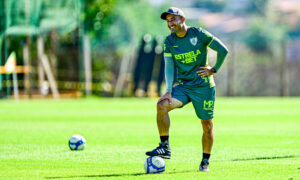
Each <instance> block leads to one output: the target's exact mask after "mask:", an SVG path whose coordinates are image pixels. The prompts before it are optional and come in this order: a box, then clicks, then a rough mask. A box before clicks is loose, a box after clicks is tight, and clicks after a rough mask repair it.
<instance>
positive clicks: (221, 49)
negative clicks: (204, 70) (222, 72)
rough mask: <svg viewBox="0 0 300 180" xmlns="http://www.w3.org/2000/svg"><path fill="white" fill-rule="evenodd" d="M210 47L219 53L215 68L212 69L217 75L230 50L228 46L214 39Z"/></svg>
mask: <svg viewBox="0 0 300 180" xmlns="http://www.w3.org/2000/svg"><path fill="white" fill-rule="evenodd" d="M208 47H210V48H211V49H213V50H215V51H216V52H217V61H216V64H215V66H214V67H213V68H212V71H213V73H216V72H218V70H219V69H220V67H221V66H222V64H223V62H224V60H225V58H226V56H227V54H228V50H227V48H226V46H225V45H224V44H223V43H222V42H221V41H220V40H219V39H218V38H214V39H213V40H212V42H211V43H210V45H209V46H208Z"/></svg>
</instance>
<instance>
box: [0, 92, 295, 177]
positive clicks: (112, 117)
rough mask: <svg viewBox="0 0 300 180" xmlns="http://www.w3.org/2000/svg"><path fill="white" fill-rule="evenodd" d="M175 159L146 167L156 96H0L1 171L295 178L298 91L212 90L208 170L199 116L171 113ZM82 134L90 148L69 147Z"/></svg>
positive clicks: (153, 142)
mask: <svg viewBox="0 0 300 180" xmlns="http://www.w3.org/2000/svg"><path fill="white" fill-rule="evenodd" d="M170 116H171V129H170V143H171V148H172V159H171V160H166V164H167V167H166V171H165V172H164V173H162V174H156V175H152V174H150V175H149V174H145V173H144V167H143V166H144V161H145V159H146V156H145V151H147V150H150V149H153V148H154V147H156V146H157V145H158V142H159V137H158V131H157V128H156V120H155V117H156V100H151V99H135V98H127V99H125V98H124V99H106V98H105V99H81V100H60V101H55V100H32V101H19V102H14V101H8V100H1V101H0V179H101V178H104V179H239V180H244V179H255V180H258V179H264V180H265V179H271V180H273V179H278V180H284V179H286V180H292V179H293V180H296V179H300V98H220V97H219V98H217V101H216V105H215V119H214V123H215V134H216V140H215V145H214V149H213V153H212V157H211V161H210V163H211V165H210V169H211V172H209V173H204V172H199V171H198V168H199V163H200V160H201V156H202V152H201V135H202V129H201V123H200V121H199V120H198V119H197V117H196V115H195V113H194V110H193V107H192V105H191V104H190V105H188V106H186V107H184V108H183V109H178V110H174V111H173V112H171V113H170ZM73 134H81V135H83V136H84V137H85V138H86V140H87V148H86V149H85V150H84V151H81V152H74V151H70V150H69V149H68V145H67V142H68V139H69V138H70V137H71V135H73Z"/></svg>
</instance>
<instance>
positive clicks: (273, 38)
mask: <svg viewBox="0 0 300 180" xmlns="http://www.w3.org/2000/svg"><path fill="white" fill-rule="evenodd" d="M285 35H286V29H285V27H284V26H282V25H280V24H276V23H274V22H272V21H271V20H270V19H266V18H254V19H253V21H252V23H251V24H250V27H249V29H247V30H246V32H245V37H244V41H245V44H246V45H248V46H249V47H250V48H251V49H252V50H254V51H255V52H258V53H261V52H270V51H271V50H272V45H273V44H274V43H279V42H280V41H282V40H283V39H284V38H285V37H286V36H285Z"/></svg>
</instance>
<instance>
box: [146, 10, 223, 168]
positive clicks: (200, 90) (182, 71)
mask: <svg viewBox="0 0 300 180" xmlns="http://www.w3.org/2000/svg"><path fill="white" fill-rule="evenodd" d="M161 19H163V20H166V21H167V25H168V28H169V29H170V31H171V34H170V35H168V36H167V37H166V39H165V42H164V59H165V77H166V84H167V92H166V93H165V94H164V95H163V96H161V97H160V99H159V100H158V102H157V126H158V131H159V135H160V140H161V142H160V143H159V146H158V147H157V148H155V149H154V150H152V151H148V152H146V155H148V156H160V157H162V158H166V159H170V158H171V149H170V146H169V128H170V118H169V115H168V112H169V111H171V110H173V109H175V108H181V107H183V106H185V105H186V104H187V103H189V102H192V103H193V106H194V109H195V111H196V114H197V116H198V118H200V119H201V123H202V127H203V135H202V151H203V158H202V161H201V163H200V167H199V170H200V171H209V168H208V165H209V158H210V154H211V150H212V146H213V143H214V131H213V113H214V101H215V83H214V80H213V76H212V75H213V74H215V73H217V72H218V70H219V69H220V67H221V65H222V64H223V62H224V60H225V57H226V55H227V53H228V50H227V48H226V47H225V45H224V44H223V43H222V42H221V41H220V40H219V39H218V38H216V37H213V36H212V35H211V34H210V33H209V32H207V31H205V30H204V29H202V28H198V27H188V26H187V25H186V24H185V15H184V13H183V11H182V10H181V9H179V8H176V7H171V8H170V9H168V11H166V12H164V13H162V14H161ZM207 47H210V48H211V49H213V50H215V51H216V52H217V61H216V64H215V66H214V67H210V66H208V59H207ZM174 64H175V66H176V67H177V80H178V83H179V85H177V86H175V87H172V86H173V80H174V77H173V75H174Z"/></svg>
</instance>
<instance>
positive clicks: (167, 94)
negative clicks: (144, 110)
mask: <svg viewBox="0 0 300 180" xmlns="http://www.w3.org/2000/svg"><path fill="white" fill-rule="evenodd" d="M163 100H168V102H169V104H171V102H172V94H171V93H170V92H167V93H165V94H164V95H162V96H161V97H160V98H159V100H158V102H157V103H160V102H161V101H163Z"/></svg>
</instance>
